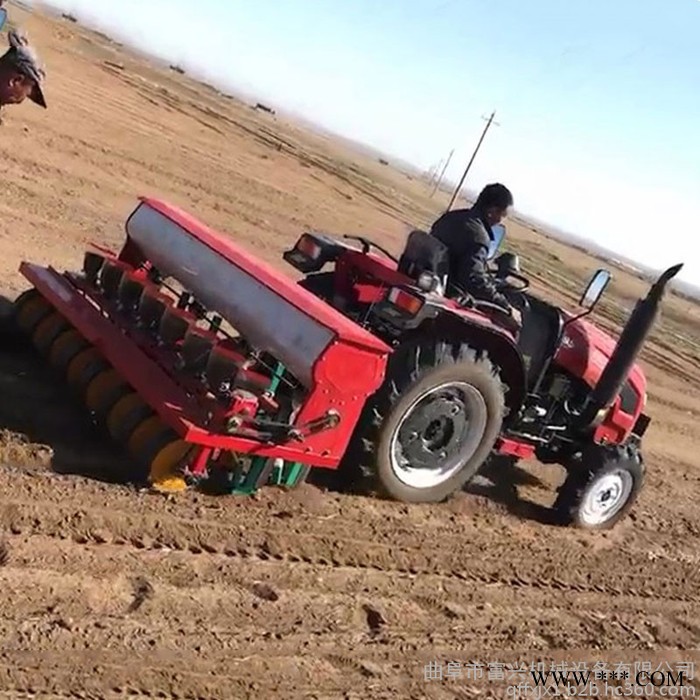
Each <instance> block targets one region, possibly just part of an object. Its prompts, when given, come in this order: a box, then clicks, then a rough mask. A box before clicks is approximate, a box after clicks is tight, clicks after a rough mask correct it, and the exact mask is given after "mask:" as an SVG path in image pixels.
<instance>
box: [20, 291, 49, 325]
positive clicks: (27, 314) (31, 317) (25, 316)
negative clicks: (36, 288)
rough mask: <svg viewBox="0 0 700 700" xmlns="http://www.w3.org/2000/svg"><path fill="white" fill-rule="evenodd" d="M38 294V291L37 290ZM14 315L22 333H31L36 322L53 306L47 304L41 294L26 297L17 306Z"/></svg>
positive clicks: (45, 315) (44, 316)
mask: <svg viewBox="0 0 700 700" xmlns="http://www.w3.org/2000/svg"><path fill="white" fill-rule="evenodd" d="M37 294H38V292H37ZM16 311H17V315H16V317H15V320H16V323H17V327H18V328H19V329H20V330H21V331H23V332H24V333H27V334H29V333H32V332H33V330H34V329H35V328H36V326H37V324H38V323H39V322H40V321H41V320H42V319H44V318H46V317H47V316H48V315H49V314H50V313H51V312H52V311H53V306H51V304H49V302H48V301H46V299H44V297H42V296H41V295H39V296H37V297H28V298H27V299H26V300H23V301H21V302H20V303H19V305H18V306H17V309H16Z"/></svg>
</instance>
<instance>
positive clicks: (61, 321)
mask: <svg viewBox="0 0 700 700" xmlns="http://www.w3.org/2000/svg"><path fill="white" fill-rule="evenodd" d="M68 327H69V326H68V323H67V322H66V319H65V318H63V316H61V314H59V313H57V312H55V311H54V312H53V313H52V314H50V315H49V316H47V317H46V318H44V319H42V320H41V321H40V322H39V325H38V326H37V327H36V329H35V330H34V333H33V335H32V343H33V344H34V347H35V348H36V349H37V350H39V351H40V352H44V351H46V350H48V349H49V348H50V347H51V344H52V343H53V341H54V340H55V339H56V337H57V336H58V335H59V334H60V333H61V332H62V331H64V330H67V329H68Z"/></svg>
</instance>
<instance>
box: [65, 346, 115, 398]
mask: <svg viewBox="0 0 700 700" xmlns="http://www.w3.org/2000/svg"><path fill="white" fill-rule="evenodd" d="M108 369H111V367H110V364H109V362H107V360H105V359H104V357H102V355H100V353H99V352H98V351H97V348H88V349H87V350H83V352H81V353H80V354H79V355H78V356H77V357H76V358H75V359H73V361H72V362H71V363H70V365H69V366H68V383H69V384H71V385H72V386H73V387H74V388H75V389H77V390H78V391H79V392H81V393H82V392H84V391H85V390H86V389H87V387H88V386H89V385H90V382H92V380H93V379H94V378H95V377H96V376H97V375H98V374H101V373H102V372H106V371H107V370H108Z"/></svg>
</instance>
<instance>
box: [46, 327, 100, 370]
mask: <svg viewBox="0 0 700 700" xmlns="http://www.w3.org/2000/svg"><path fill="white" fill-rule="evenodd" d="M89 347H90V343H88V342H87V340H85V338H83V336H82V335H80V333H78V331H76V330H75V329H73V328H71V329H70V330H67V331H64V332H63V333H61V335H59V336H58V337H57V338H56V340H54V342H53V345H52V346H51V350H50V351H49V364H50V365H51V366H52V367H55V368H56V369H60V370H65V369H66V368H67V367H68V365H69V364H70V362H71V360H73V358H74V357H75V356H76V355H78V353H80V352H82V351H83V350H85V349H86V348H89Z"/></svg>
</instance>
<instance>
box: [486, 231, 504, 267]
mask: <svg viewBox="0 0 700 700" xmlns="http://www.w3.org/2000/svg"><path fill="white" fill-rule="evenodd" d="M491 232H492V233H493V240H492V241H491V245H490V246H489V257H488V259H489V260H493V258H494V257H495V256H496V253H497V252H498V249H499V248H500V247H501V243H503V239H504V238H505V237H506V227H505V226H504V225H503V224H496V225H495V226H492V227H491Z"/></svg>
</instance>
